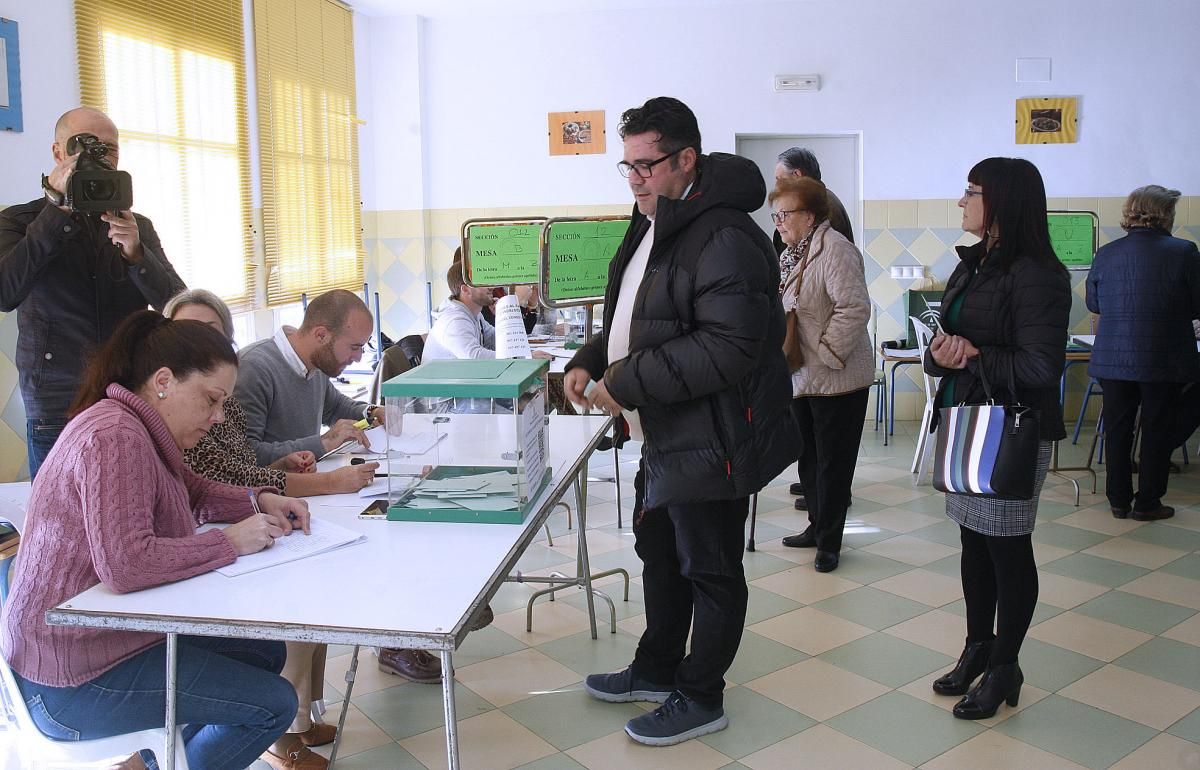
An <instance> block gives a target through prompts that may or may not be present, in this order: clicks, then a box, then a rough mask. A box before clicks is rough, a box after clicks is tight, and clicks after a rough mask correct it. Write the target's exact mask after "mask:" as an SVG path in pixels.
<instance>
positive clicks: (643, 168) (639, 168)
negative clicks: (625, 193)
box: [617, 147, 687, 179]
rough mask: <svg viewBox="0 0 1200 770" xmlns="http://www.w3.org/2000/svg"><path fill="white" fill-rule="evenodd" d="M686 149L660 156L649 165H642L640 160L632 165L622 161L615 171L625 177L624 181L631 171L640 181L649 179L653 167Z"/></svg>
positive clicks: (652, 172)
mask: <svg viewBox="0 0 1200 770" xmlns="http://www.w3.org/2000/svg"><path fill="white" fill-rule="evenodd" d="M686 149H687V148H686V147H680V148H679V149H678V150H676V151H675V152H671V153H667V154H666V155H664V156H662V157H661V158H659V159H658V160H652V161H650V162H649V163H644V162H642V161H640V160H639V161H637V162H634V163H630V162H629V161H625V160H623V161H621V162H620V163H618V164H617V171H620V172H621V176H623V177H625V178H626V179H628V178H629V172H631V171H634V172H637V175H638V176H640V177H641V178H642V179H649V178H650V177H652V176H654V167H655V166H657V165H658V164H659V163H662V162H663V161H664V160H666V159H667V158H670V157H674V156H675V155H678V154H679V153H681V152H683V151H684V150H686Z"/></svg>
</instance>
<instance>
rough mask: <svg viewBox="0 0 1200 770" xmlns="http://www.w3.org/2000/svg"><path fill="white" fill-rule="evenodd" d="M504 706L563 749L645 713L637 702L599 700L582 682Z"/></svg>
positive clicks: (504, 710)
mask: <svg viewBox="0 0 1200 770" xmlns="http://www.w3.org/2000/svg"><path fill="white" fill-rule="evenodd" d="M501 710H502V711H503V712H504V713H505V714H508V715H509V716H510V717H512V718H513V719H515V720H517V721H518V722H520V723H521V724H523V725H525V726H526V727H528V728H529V729H530V730H531V731H532V732H533V733H535V734H536V735H537V736H538V737H540V738H541V739H542V740H544V741H546V742H547V743H549V744H551V745H552V746H554V747H555V748H557V749H558V750H559V751H565V750H566V749H571V748H574V747H576V746H579V745H581V744H584V743H587V742H588V741H592V740H595V739H596V738H599V737H601V736H603V735H608V734H609V733H613V732H616V731H617V730H620V729H622V728H623V727H624V726H625V723H626V722H628V721H629V720H630V719H633V718H634V717H636V716H639V715H641V714H642V713H643V711H642V710H641V709H640V708H638V706H637V705H636V704H633V703H604V702H603V701H598V700H596V699H595V698H592V697H591V696H589V695H588V694H587V693H586V692H584V691H583V690H582V686H581V687H580V688H573V689H571V690H565V691H562V692H548V693H542V694H540V695H535V696H534V697H532V698H526V699H525V700H523V701H519V702H517V703H513V704H510V705H508V706H505V707H504V708H503V709H501Z"/></svg>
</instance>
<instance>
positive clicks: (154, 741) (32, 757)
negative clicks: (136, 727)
mask: <svg viewBox="0 0 1200 770" xmlns="http://www.w3.org/2000/svg"><path fill="white" fill-rule="evenodd" d="M0 604H2V603H0ZM0 699H3V701H4V705H5V707H6V710H7V712H8V713H9V714H10V715H11V718H12V720H13V721H15V722H16V726H17V729H16V732H15V738H16V745H17V753H18V755H19V756H20V757H21V767H24V768H34V767H42V768H68V767H83V766H89V767H96V766H97V763H99V762H101V761H103V760H109V759H113V758H117V759H124V758H125V757H127V756H129V755H130V754H134V753H136V752H139V751H141V750H142V749H150V750H151V751H153V752H154V753H155V756H161V754H162V749H163V747H164V746H165V745H166V742H167V736H166V729H165V728H163V727H159V728H154V729H150V730H141V731H140V732H136V733H126V734H124V735H114V736H112V737H110V738H96V739H94V740H90V741H56V740H52V739H50V738H47V737H46V736H45V735H43V734H42V732H41V730H38V729H37V725H35V724H34V722H33V717H31V716H30V715H29V709H28V708H27V707H26V706H25V698H23V697H22V696H21V690H20V689H19V688H18V687H17V682H16V679H14V678H13V672H12V669H11V668H9V667H8V661H6V660H5V659H4V657H3V656H0ZM165 719H166V716H165V714H164V721H165ZM175 746H176V749H175V770H188V763H187V756H186V752H184V750H183V730H182V729H181V728H180V729H176V731H175Z"/></svg>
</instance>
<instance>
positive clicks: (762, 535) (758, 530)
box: [746, 509, 794, 545]
mask: <svg viewBox="0 0 1200 770" xmlns="http://www.w3.org/2000/svg"><path fill="white" fill-rule="evenodd" d="M760 511H761V509H760ZM760 515H761V514H760ZM792 532H794V530H791V529H788V528H787V527H781V526H779V525H778V524H772V523H771V522H769V521H763V520H762V519H759V520H758V521H756V522H754V543H755V545H758V544H761V543H766V542H769V541H771V540H778V539H779V538H781V537H785V536H787V535H790V534H792ZM749 534H750V525H749V524H747V525H746V535H747V536H749Z"/></svg>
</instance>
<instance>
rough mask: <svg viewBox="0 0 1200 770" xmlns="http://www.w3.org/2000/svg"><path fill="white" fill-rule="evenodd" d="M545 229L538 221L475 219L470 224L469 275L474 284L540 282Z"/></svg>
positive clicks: (470, 281) (469, 281) (468, 279)
mask: <svg viewBox="0 0 1200 770" xmlns="http://www.w3.org/2000/svg"><path fill="white" fill-rule="evenodd" d="M541 232H542V228H541V225H540V224H538V225H535V224H518V225H512V224H503V223H501V224H491V223H488V222H475V223H472V224H470V225H468V227H467V248H468V249H470V256H468V257H467V264H468V266H469V267H470V273H469V274H468V275H467V276H465V277H466V279H467V283H469V284H471V285H472V286H508V285H510V284H514V283H537V282H538V248H539V246H540V241H539V239H540V237H541Z"/></svg>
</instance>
